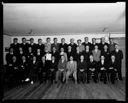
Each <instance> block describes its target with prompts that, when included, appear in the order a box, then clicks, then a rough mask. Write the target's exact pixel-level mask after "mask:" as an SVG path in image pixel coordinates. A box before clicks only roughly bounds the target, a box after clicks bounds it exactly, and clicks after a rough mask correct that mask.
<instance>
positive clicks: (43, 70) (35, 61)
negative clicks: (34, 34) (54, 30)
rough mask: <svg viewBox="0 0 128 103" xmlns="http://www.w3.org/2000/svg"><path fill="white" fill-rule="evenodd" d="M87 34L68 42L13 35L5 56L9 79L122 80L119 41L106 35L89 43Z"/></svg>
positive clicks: (62, 80) (21, 80)
mask: <svg viewBox="0 0 128 103" xmlns="http://www.w3.org/2000/svg"><path fill="white" fill-rule="evenodd" d="M88 39H89V38H88V37H85V38H84V42H83V43H82V41H81V39H78V40H77V43H75V42H74V38H71V39H70V43H69V44H67V43H66V42H65V38H62V39H61V43H58V41H57V40H58V39H57V38H54V39H53V41H54V42H53V43H51V38H49V37H48V38H46V43H42V39H41V38H40V39H38V43H37V44H36V43H35V42H34V38H30V43H27V42H26V38H22V43H18V39H17V38H14V39H13V43H11V44H10V48H9V53H7V55H6V61H7V65H6V75H7V76H8V78H9V81H14V82H29V81H30V83H31V84H33V83H34V82H36V81H37V80H39V81H40V83H42V82H47V81H48V80H51V81H52V83H54V82H55V83H57V82H58V81H59V80H61V82H62V83H68V80H69V78H71V77H73V80H74V82H75V83H76V84H77V83H80V82H83V83H89V82H90V80H94V82H95V83H97V82H98V81H103V82H104V83H107V81H110V82H111V83H115V80H116V79H119V80H122V73H121V65H122V63H121V61H122V59H123V53H122V50H120V49H119V46H118V44H116V43H114V41H113V39H112V38H110V40H109V43H107V42H106V41H105V38H104V37H102V38H101V42H100V43H97V42H96V38H92V43H90V42H89V40H88Z"/></svg>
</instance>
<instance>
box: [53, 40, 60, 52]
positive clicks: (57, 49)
mask: <svg viewBox="0 0 128 103" xmlns="http://www.w3.org/2000/svg"><path fill="white" fill-rule="evenodd" d="M53 41H54V43H52V48H53V47H55V48H56V51H57V52H59V43H57V41H58V39H57V38H54V39H53ZM52 50H53V49H52Z"/></svg>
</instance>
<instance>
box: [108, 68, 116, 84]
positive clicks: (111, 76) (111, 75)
mask: <svg viewBox="0 0 128 103" xmlns="http://www.w3.org/2000/svg"><path fill="white" fill-rule="evenodd" d="M108 77H109V81H111V82H112V83H114V82H115V79H116V71H115V70H114V69H112V70H109V71H108Z"/></svg>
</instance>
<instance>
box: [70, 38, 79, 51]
mask: <svg viewBox="0 0 128 103" xmlns="http://www.w3.org/2000/svg"><path fill="white" fill-rule="evenodd" d="M68 46H71V47H72V52H74V53H75V52H76V47H77V44H76V43H74V38H71V39H70V43H69V45H68Z"/></svg>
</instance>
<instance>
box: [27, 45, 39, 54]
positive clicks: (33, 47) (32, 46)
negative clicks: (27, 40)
mask: <svg viewBox="0 0 128 103" xmlns="http://www.w3.org/2000/svg"><path fill="white" fill-rule="evenodd" d="M28 47H31V48H32V52H33V53H36V49H37V45H36V44H35V43H33V44H28Z"/></svg>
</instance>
